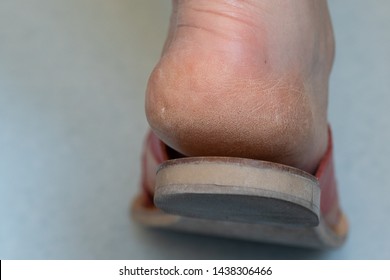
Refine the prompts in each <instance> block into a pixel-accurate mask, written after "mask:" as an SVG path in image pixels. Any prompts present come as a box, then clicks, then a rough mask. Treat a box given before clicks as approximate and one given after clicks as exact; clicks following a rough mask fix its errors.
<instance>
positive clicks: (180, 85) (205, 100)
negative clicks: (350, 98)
mask: <svg viewBox="0 0 390 280" xmlns="http://www.w3.org/2000/svg"><path fill="white" fill-rule="evenodd" d="M333 56H334V41H333V33H332V27H331V22H330V18H329V13H328V8H327V3H326V1H325V0H289V1H287V0H283V1H267V0H245V1H244V0H241V1H238V0H237V1H235V0H213V1H211V0H187V1H181V0H176V1H173V12H172V17H171V25H170V32H169V35H168V39H167V41H166V44H165V46H164V51H163V54H162V57H161V59H160V61H159V63H158V64H157V65H156V67H155V69H154V71H153V73H152V74H151V77H150V80H149V84H148V89H147V93H146V114H147V118H148V121H149V123H150V125H151V127H152V129H153V130H154V131H155V133H156V134H157V135H158V136H159V137H160V138H161V139H162V140H163V141H164V142H165V143H166V144H167V145H169V146H171V147H172V148H174V149H175V150H177V151H179V152H181V153H183V154H185V155H188V156H213V155H215V156H234V157H245V158H253V159H261V160H267V161H273V162H278V163H283V164H287V165H290V166H295V167H297V168H300V169H303V170H306V171H308V172H310V173H313V172H314V171H315V169H316V167H317V164H318V163H319V161H320V159H321V157H322V156H323V154H324V153H325V150H326V148H327V135H328V134H327V97H328V79H329V74H330V71H331V67H332V63H333Z"/></svg>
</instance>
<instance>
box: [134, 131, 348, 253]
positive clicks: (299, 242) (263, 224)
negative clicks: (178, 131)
mask: <svg viewBox="0 0 390 280" xmlns="http://www.w3.org/2000/svg"><path fill="white" fill-rule="evenodd" d="M328 143H329V144H328V149H327V152H326V153H325V155H324V157H323V158H322V160H321V162H320V163H319V167H318V169H317V171H316V173H315V174H314V175H311V174H309V173H307V172H304V171H302V170H299V169H296V168H293V167H289V166H286V165H282V164H277V163H272V162H266V161H260V160H252V159H244V158H233V157H184V156H182V155H180V154H179V153H177V152H176V151H174V150H172V149H171V148H169V147H168V146H166V145H165V144H164V143H163V142H162V141H161V140H159V139H158V138H157V136H156V135H155V134H154V133H153V132H149V134H148V136H147V139H146V142H145V146H144V151H143V158H142V182H141V184H142V192H141V194H140V195H139V196H138V197H137V198H136V199H135V201H134V202H133V205H132V214H133V217H134V218H135V219H136V220H137V221H138V222H140V223H142V224H145V225H147V226H151V227H158V228H167V229H177V230H183V231H188V232H193V233H201V234H207V235H218V236H224V237H232V238H240V239H246V240H253V241H261V242H272V243H278V244H286V245H296V246H304V247H315V248H332V247H338V246H340V245H342V243H343V242H344V241H345V238H346V235H347V232H348V225H347V220H346V218H345V216H344V214H343V213H342V211H341V209H340V205H339V200H338V195H337V185H336V180H335V173H334V166H333V149H332V136H331V132H330V129H329V141H328ZM156 172H157V173H156Z"/></svg>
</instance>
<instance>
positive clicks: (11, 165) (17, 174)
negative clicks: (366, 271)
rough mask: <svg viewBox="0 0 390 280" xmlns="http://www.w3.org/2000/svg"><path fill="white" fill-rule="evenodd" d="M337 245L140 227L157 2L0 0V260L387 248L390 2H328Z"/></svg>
mask: <svg viewBox="0 0 390 280" xmlns="http://www.w3.org/2000/svg"><path fill="white" fill-rule="evenodd" d="M329 4H330V9H331V13H332V17H333V23H334V28H335V33H336V40H337V57H336V63H335V66H334V71H333V74H332V79H331V87H330V92H331V99H330V110H329V117H330V120H331V123H332V126H333V131H334V142H335V150H336V154H335V156H336V168H337V173H338V181H339V183H340V191H341V194H340V195H341V199H342V204H343V206H344V209H345V211H346V213H347V215H348V216H349V219H350V224H351V233H350V236H349V239H348V241H347V243H346V244H345V246H344V247H342V248H341V249H338V250H334V251H325V252H321V251H315V250H303V249H297V248H289V247H282V246H274V245H265V244H257V243H251V242H243V241H234V240H227V239H217V238H212V237H204V236H194V235H185V234H178V233H170V232H159V231H150V230H146V229H144V228H143V227H141V226H139V225H137V224H135V223H134V222H132V221H131V220H130V219H129V212H128V209H129V202H130V200H131V199H132V198H133V197H134V196H135V194H136V193H137V191H138V189H137V188H138V181H139V173H140V166H139V158H140V152H141V145H142V140H143V137H144V133H145V132H146V130H147V122H146V120H145V117H144V108H143V102H144V91H145V86H146V82H147V78H148V75H149V73H150V71H151V70H152V68H153V66H154V63H155V62H156V61H157V59H158V56H159V54H160V51H161V47H162V44H163V41H164V37H165V34H166V30H167V24H168V17H169V13H170V1H167V0H165V1H153V0H148V1H145V0H137V1H134V0H133V1H130V0H128V1H126V0H115V1H105V0H68V1H51V0H35V1H30V0H1V1H0V258H1V259H4V258H7V259H12V258H23V259H30V258H43V259H46V258H49V259H52V258H54V259H67V258H71V259H73V258H75V259H84V258H87V259H165V258H168V259H181V258H182V259H191V258H196V259H198V258H199V259H203V258H206V259H209V258H210V259H214V258H218V259H225V258H229V259H242V258H257V259H261V258H267V259H270V258H271V259H280V258H281V259H289V258H299V259H377V258H387V259H389V258H390V241H389V237H390V225H389V223H388V221H389V219H388V214H389V213H390V202H389V196H390V176H389V173H390V168H389V164H388V158H389V155H390V145H389V143H390V129H389V128H390V110H389V105H390V32H389V30H390V1H387V0H376V1H366V0H359V1H357V0H348V1H336V0H332V1H330V3H329Z"/></svg>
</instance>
